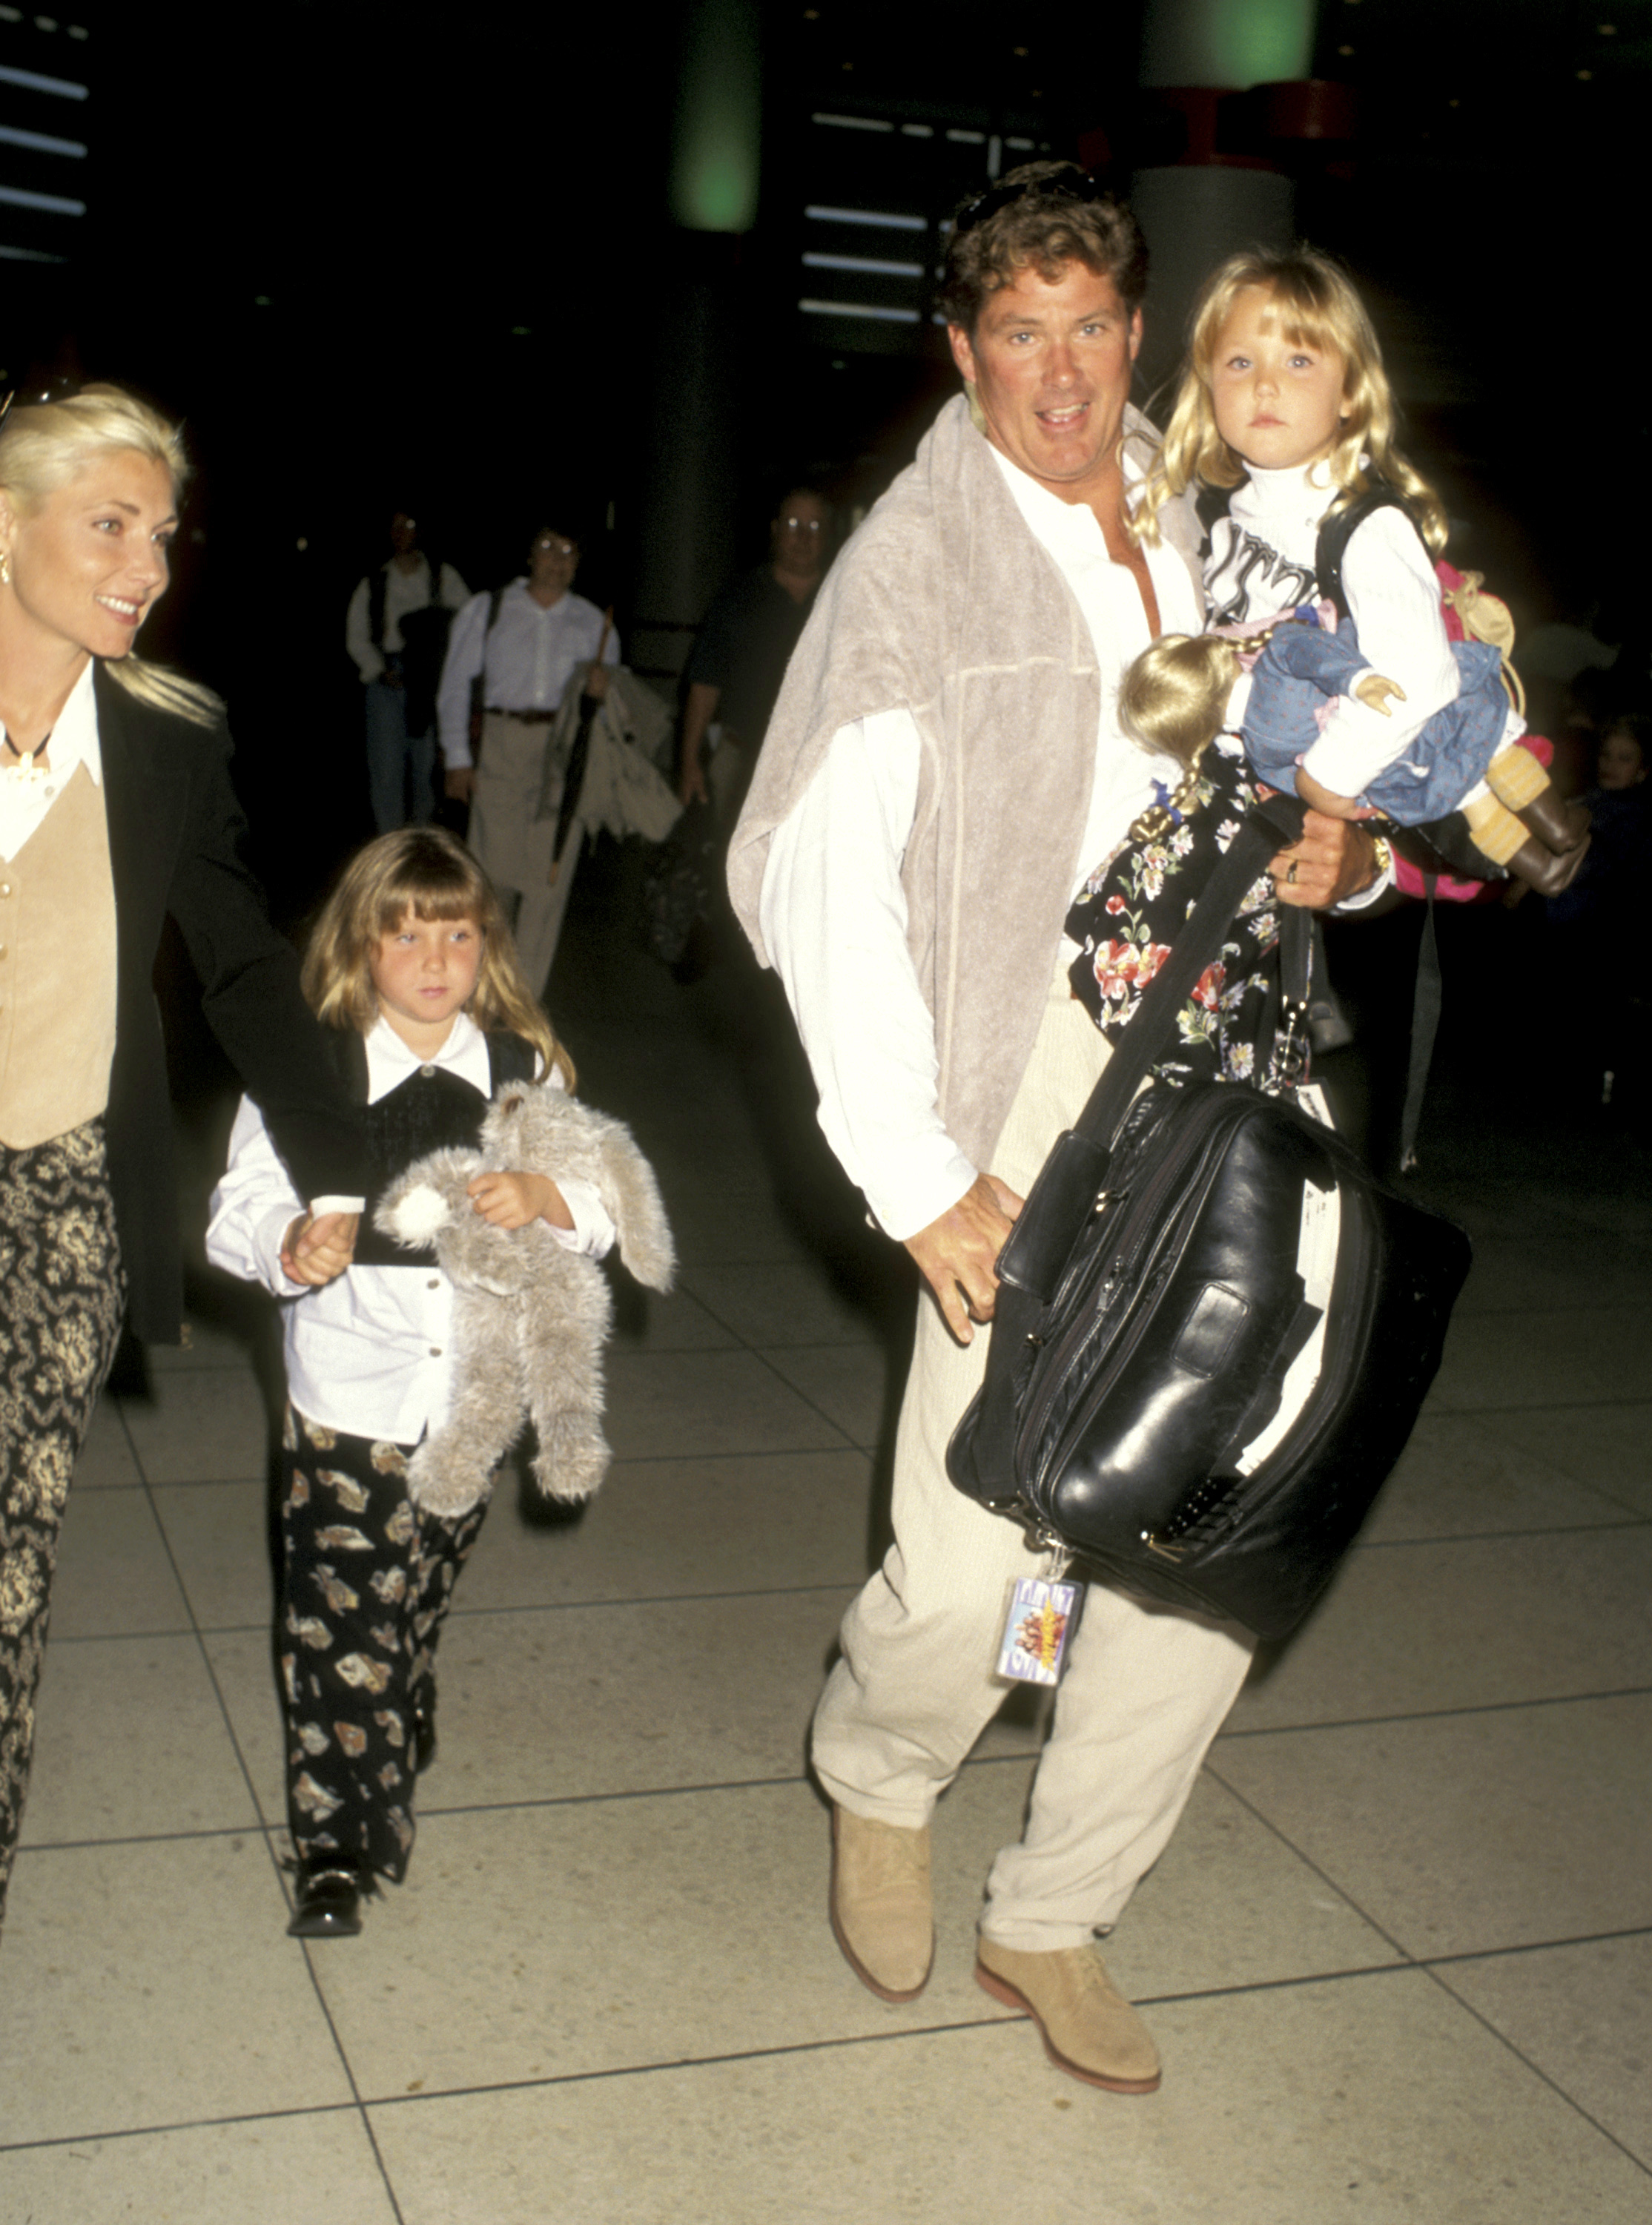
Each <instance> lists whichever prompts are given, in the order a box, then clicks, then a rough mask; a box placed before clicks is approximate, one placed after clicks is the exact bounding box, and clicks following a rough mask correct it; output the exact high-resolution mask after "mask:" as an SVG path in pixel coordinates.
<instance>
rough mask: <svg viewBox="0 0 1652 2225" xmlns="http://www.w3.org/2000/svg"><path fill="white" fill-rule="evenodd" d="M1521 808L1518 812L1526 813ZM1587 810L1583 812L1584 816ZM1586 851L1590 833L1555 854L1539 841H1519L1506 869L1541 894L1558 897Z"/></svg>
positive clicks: (1569, 884) (1566, 886) (1571, 879)
mask: <svg viewBox="0 0 1652 2225" xmlns="http://www.w3.org/2000/svg"><path fill="white" fill-rule="evenodd" d="M1519 816H1520V817H1521V818H1522V819H1523V818H1524V817H1525V813H1524V812H1523V811H1522V813H1520V815H1519ZM1585 816H1586V817H1587V814H1585ZM1588 854H1589V837H1588V836H1587V835H1585V836H1584V838H1583V840H1581V841H1580V842H1579V843H1578V844H1577V846H1575V847H1574V848H1573V849H1570V850H1567V851H1565V852H1563V853H1560V854H1559V855H1558V856H1557V854H1556V853H1554V851H1553V850H1551V849H1549V848H1548V847H1547V846H1546V845H1545V844H1543V843H1541V842H1537V841H1531V842H1522V844H1521V846H1520V847H1519V848H1518V849H1517V850H1516V852H1515V854H1514V856H1513V857H1512V858H1510V860H1509V871H1510V872H1511V873H1512V874H1513V875H1514V877H1515V878H1516V880H1517V881H1524V882H1525V884H1526V885H1527V887H1528V888H1532V889H1535V890H1536V891H1537V893H1538V895H1539V896H1541V897H1557V896H1559V894H1560V891H1561V890H1562V889H1564V888H1569V887H1570V886H1571V884H1572V883H1573V881H1574V880H1575V879H1576V878H1577V873H1578V868H1579V865H1581V864H1582V863H1583V861H1584V859H1586V857H1587V856H1588Z"/></svg>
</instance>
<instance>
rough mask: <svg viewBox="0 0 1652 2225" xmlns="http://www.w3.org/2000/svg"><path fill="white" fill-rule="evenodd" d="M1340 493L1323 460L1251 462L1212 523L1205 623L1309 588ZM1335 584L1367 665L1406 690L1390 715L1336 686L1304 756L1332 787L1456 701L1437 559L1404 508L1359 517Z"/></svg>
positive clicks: (1273, 607)
mask: <svg viewBox="0 0 1652 2225" xmlns="http://www.w3.org/2000/svg"><path fill="white" fill-rule="evenodd" d="M1336 495H1337V489H1336V487H1335V485H1334V484H1333V483H1332V479H1331V478H1330V475H1329V473H1328V472H1326V467H1325V466H1324V464H1323V462H1320V463H1317V464H1313V465H1304V466H1299V467H1298V468H1296V469H1294V470H1292V471H1280V472H1264V471H1256V470H1252V471H1251V472H1250V478H1249V479H1247V480H1246V481H1245V483H1244V485H1243V486H1239V487H1237V488H1236V489H1235V490H1234V492H1233V495H1232V498H1231V501H1230V502H1229V504H1228V514H1227V516H1226V517H1225V518H1218V520H1217V522H1216V524H1215V525H1214V526H1213V527H1212V531H1211V554H1210V558H1209V561H1207V563H1206V567H1205V592H1206V595H1207V597H1208V598H1209V600H1210V604H1211V622H1212V624H1227V623H1229V622H1230V621H1231V622H1233V623H1236V624H1246V623H1248V622H1250V620H1252V619H1262V618H1273V617H1275V616H1276V615H1277V613H1278V612H1280V611H1281V610H1282V609H1286V608H1288V606H1289V605H1292V604H1294V603H1300V602H1302V601H1304V600H1306V599H1308V597H1309V596H1310V594H1311V593H1312V592H1313V578H1314V572H1313V560H1314V553H1315V546H1316V543H1317V542H1318V538H1319V531H1320V523H1321V522H1322V521H1323V519H1324V517H1325V514H1326V510H1328V509H1329V508H1330V507H1331V504H1332V502H1333V501H1334V500H1335V499H1336ZM1342 586H1343V593H1344V595H1345V598H1346V599H1347V604H1348V614H1349V616H1350V617H1351V618H1352V620H1353V622H1354V624H1355V626H1356V628H1357V629H1358V634H1359V654H1360V656H1361V658H1362V660H1363V661H1364V664H1365V665H1366V666H1367V667H1368V668H1369V669H1370V670H1371V671H1373V672H1379V673H1381V674H1382V675H1383V677H1384V679H1388V680H1393V681H1398V683H1399V685H1400V686H1401V687H1402V688H1403V689H1404V690H1405V700H1404V701H1403V702H1401V701H1400V700H1397V699H1395V700H1392V701H1391V702H1390V704H1389V716H1387V717H1384V716H1383V713H1381V712H1380V711H1374V710H1372V709H1371V707H1370V705H1369V704H1365V703H1362V702H1361V701H1360V700H1359V699H1358V697H1357V696H1354V695H1347V694H1344V695H1339V696H1338V697H1337V698H1336V699H1335V700H1334V702H1333V703H1332V707H1331V710H1330V713H1329V716H1328V717H1327V719H1326V723H1325V726H1324V728H1323V729H1322V731H1321V732H1320V738H1319V740H1318V741H1317V742H1315V743H1314V744H1313V746H1312V748H1310V749H1309V750H1308V751H1307V753H1306V754H1305V756H1304V758H1303V759H1302V764H1303V769H1304V770H1305V771H1307V772H1309V773H1311V774H1312V775H1313V777H1314V779H1315V780H1317V781H1320V783H1323V785H1324V786H1325V787H1326V788H1328V789H1331V791H1332V794H1333V795H1337V796H1361V795H1363V794H1364V790H1365V789H1366V788H1367V787H1368V786H1369V785H1370V783H1371V781H1373V780H1374V779H1375V778H1376V777H1377V774H1378V773H1380V772H1382V771H1383V770H1386V768H1387V767H1388V766H1389V765H1391V764H1395V763H1396V761H1397V760H1398V759H1399V758H1402V757H1403V756H1404V755H1405V753H1406V751H1407V749H1408V747H1409V745H1410V744H1411V743H1412V741H1413V740H1414V739H1415V737H1416V736H1417V734H1418V733H1419V732H1421V729H1422V727H1423V726H1425V725H1426V724H1427V721H1428V720H1429V719H1432V718H1433V717H1434V713H1435V712H1436V711H1440V710H1443V709H1444V708H1445V707H1446V704H1447V703H1453V702H1455V701H1456V700H1457V696H1458V693H1459V688H1460V685H1461V675H1459V671H1458V669H1457V660H1456V658H1455V657H1454V656H1453V655H1452V646H1451V643H1450V641H1449V640H1448V639H1447V637H1446V625H1445V620H1444V619H1443V618H1441V616H1440V580H1439V579H1438V577H1437V575H1436V574H1435V572H1434V559H1433V558H1432V557H1431V556H1430V555H1429V554H1428V551H1427V548H1424V546H1423V544H1422V542H1421V537H1420V536H1419V535H1418V533H1417V529H1416V528H1415V525H1413V524H1412V523H1411V521H1410V519H1409V518H1408V517H1407V516H1406V514H1405V512H1404V511H1403V510H1396V509H1395V508H1394V507H1392V506H1391V505H1389V506H1388V507H1385V508H1383V509H1382V510H1374V511H1373V512H1372V514H1371V515H1370V517H1368V518H1366V519H1365V520H1364V523H1362V524H1360V525H1358V526H1356V527H1355V529H1354V530H1353V532H1352V534H1351V536H1350V537H1349V541H1348V546H1347V549H1346V552H1345V555H1344V556H1343V560H1342ZM1246 694H1249V688H1248V687H1242V688H1241V689H1240V690H1239V691H1238V693H1237V699H1236V701H1235V704H1234V706H1233V707H1231V710H1230V713H1229V717H1230V719H1237V718H1242V717H1243V715H1244V707H1243V698H1244V695H1246ZM1517 731H1518V728H1516V732H1517Z"/></svg>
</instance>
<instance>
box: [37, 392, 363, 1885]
mask: <svg viewBox="0 0 1652 2225" xmlns="http://www.w3.org/2000/svg"><path fill="white" fill-rule="evenodd" d="M184 475H185V461H184V454H183V449H182V445H181V442H180V437H179V434H178V431H177V428H175V427H174V426H173V425H170V424H168V422H167V421H166V420H165V419H164V418H163V417H161V416H160V415H157V413H156V412H155V411H154V410H153V409H149V407H148V406H147V405H146V404H145V403H142V402H139V401H137V400H136V399H135V398H134V397H133V396H130V395H128V394H124V393H123V392H122V391H121V390H119V389H118V388H117V387H112V386H91V387H87V388H85V389H84V390H81V391H80V392H79V394H69V395H66V396H62V397H60V398H52V399H46V400H39V401H33V402H24V401H14V402H12V403H10V404H9V405H8V406H7V407H6V408H5V409H4V410H3V412H0V731H3V740H0V946H3V948H0V1254H3V1272H0V1345H3V1356H4V1366H5V1374H6V1379H7V1385H8V1395H7V1397H6V1398H5V1399H4V1400H3V1401H0V1913H3V1905H4V1894H5V1887H6V1882H7V1880H8V1878H9V1873H10V1867H11V1860H12V1855H13V1853H14V1851H15V1848H16V1838H17V1831H18V1827H19V1824H20V1822H21V1820H22V1804H23V1798H24V1795H25V1792H26V1790H27V1785H28V1764H29V1758H30V1753H31V1748H32V1745H33V1735H34V1708H35V1690H36V1687H37V1685H38V1683H39V1678H40V1669H41V1655H42V1652H43V1650H44V1646H45V1641H46V1625H47V1608H48V1604H49V1596H50V1588H51V1580H52V1573H53V1569H54V1564H55V1560H56V1550H57V1537H58V1531H59V1526H60V1521H61V1518H62V1512H63V1504H64V1499H65V1497H66V1493H67V1490H68V1486H69V1478H70V1475H71V1473H72V1471H73V1466H74V1461H75V1459H76V1456H77V1455H78V1454H79V1449H80V1447H81V1444H82V1442H84V1440H85V1432H86V1429H87V1426H88V1423H89V1422H90V1419H91V1416H92V1406H93V1404H94V1402H95V1400H96V1398H97V1395H98V1390H99V1388H100V1387H101V1385H102V1383H103V1381H104V1377H105V1376H106V1375H107V1373H108V1371H109V1366H110V1362H111V1359H112V1357H113V1354H114V1350H115V1345H116V1341H117V1338H118V1336H119V1334H120V1329H121V1325H122V1322H123V1319H126V1320H130V1325H131V1327H132V1328H133V1329H134V1331H135V1332H136V1334H137V1335H138V1336H140V1337H141V1338H143V1339H144V1340H146V1341H151V1342H158V1343H168V1342H172V1343H175V1342H176V1341H178V1336H179V1325H180V1314H181V1308H182V1296H183V1278H182V1268H181V1264H180V1248H179V1237H178V1210H177V1197H176V1185H175V1177H174V1167H173V1142H172V1125H171V1119H170V1117H169V1112H168V1099H167V1077H166V1062H165V1055H164V1051H163V1047H162V1043H161V1030H160V1023H159V1017H158V1014H157V1011H156V1008H155V994H154V990H153V988H152V986H151V977H152V974H153V971H154V966H155V952H156V949H157V947H158V945H159V941H160V937H161V926H162V922H163V921H164V920H165V919H166V918H167V917H168V916H171V917H172V918H173V919H174V921H175V922H176V923H177V925H178V927H179V929H180V932H181V933H182V935H183V939H184V941H185V943H186V945H187V948H188V951H189V954H190V956H191V959H192V960H193V963H194V967H195V970H196V972H197V973H198V974H199V977H200V982H201V987H202V997H203V1004H204V1008H205V1011H206V1017H207V1018H208V1020H209V1021H210V1022H211V1024H212V1029H213V1031H214V1033H215V1034H216V1035H217V1036H218V1040H219V1042H220V1043H222V1044H223V1046H224V1049H225V1051H226V1052H227V1053H228V1055H229V1056H230V1058H231V1061H232V1062H234V1064H235V1065H236V1066H237V1068H238V1069H239V1071H240V1073H241V1075H242V1077H243V1079H244V1081H245V1083H246V1085H247V1087H248V1088H249V1089H250V1090H251V1091H252V1092H254V1093H255V1094H256V1096H257V1097H258V1098H259V1100H260V1101H261V1102H262V1103H263V1106H264V1107H265V1109H266V1112H268V1114H269V1121H270V1125H271V1127H272V1130H273V1132H275V1136H276V1138H277V1139H278V1142H279V1144H280V1148H281V1150H282V1153H283V1155H284V1157H286V1159H287V1162H288V1165H289V1166H290V1168H291V1169H292V1171H293V1176H294V1181H295V1182H296V1183H297V1185H298V1189H299V1192H300V1195H301V1196H302V1197H305V1198H307V1199H310V1200H313V1201H315V1205H316V1208H317V1210H315V1211H313V1212H312V1211H310V1210H308V1209H307V1210H306V1211H305V1213H304V1214H302V1215H301V1217H300V1220H299V1222H298V1224H297V1225H296V1226H295V1227H294V1239H293V1247H292V1257H293V1265H294V1273H295V1275H297V1276H298V1277H301V1278H302V1279H304V1280H306V1281H320V1280H324V1279H326V1278H327V1277H329V1276H331V1275H332V1274H333V1273H336V1272H337V1271H338V1270H339V1266H340V1265H342V1264H343V1262H344V1261H345V1259H347V1258H348V1257H349V1254H350V1248H351V1243H352V1242H353V1239H354V1233H355V1221H354V1219H353V1210H354V1208H355V1207H356V1206H357V1205H358V1203H359V1201H360V1199H361V1197H362V1195H364V1185H365V1171H366V1160H365V1151H364V1138H363V1137H362V1133H361V1128H360V1122H359V1119H358V1116H357V1115H356V1114H355V1113H354V1112H352V1111H351V1107H350V1106H349V1103H348V1100H347V1099H346V1097H345V1093H344V1090H343V1089H342V1087H341V1086H340V1085H339V1081H338V1079H337V1076H336V1074H335V1073H334V1071H333V1069H332V1065H331V1063H330V1062H329V1061H328V1059H327V1057H326V1049H325V1044H324V1042H323V1039H322V1036H321V1034H320V1030H319V1029H318V1028H317V1027H316V1025H315V1023H314V1021H313V1019H312V1018H311V1017H310V1015H309V1013H308V1011H307V1009H306V1007H305V1005H304V1001H303V998H302V997H301V993H300V991H299V984H298V966H297V961H296V960H295V958H294V954H293V953H292V951H291V950H290V948H288V945H287V944H286V943H285V942H284V941H282V938H281V936H280V935H277V934H276V932H275V929H274V928H273V927H272V926H271V925H270V923H269V917H268V916H267V914H266V912H265V910H264V905H263V897H262V895H261V893H260V891H259V890H258V887H257V884H256V882H255V881H254V880H253V878H251V876H250V873H249V872H248V871H247V869H246V867H245V865H244V864H243V862H242V859H241V855H240V837H241V834H242V832H243V822H242V819H241V815H240V810H239V808H238V806H237V803H236V800H235V796H234V792H233V790H232V789H231V785H230V779H229V771H228V760H229V743H228V738H227V735H226V734H225V730H224V726H223V724H222V717H221V709H220V707H219V705H218V702H217V701H216V700H215V699H214V698H213V697H212V696H211V695H209V694H206V692H205V691H204V690H202V689H199V688H193V687H191V686H188V685H187V684H186V683H185V682H183V681H179V680H175V679H173V678H171V677H169V676H168V675H166V674H164V673H162V672H160V671H158V670H156V669H155V668H154V667H152V666H148V665H143V664H141V663H140V662H138V660H137V659H136V657H135V656H133V654H132V648H133V643H134V642H135V641H136V637H137V635H138V632H139V631H140V629H141V628H142V624H143V621H144V619H145V618H147V617H148V615H149V612H150V611H151V610H152V609H153V608H154V606H155V603H156V602H157V601H158V600H159V599H160V598H161V595H162V594H163V593H165V592H166V587H167V580H168V548H169V546H170V543H171V541H172V537H173V536H174V533H175V531H176V530H177V522H178V517H177V513H178V499H179V493H180V487H181V485H182V482H183V479H184ZM321 1208H332V1209H330V1210H322V1209H321Z"/></svg>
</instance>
